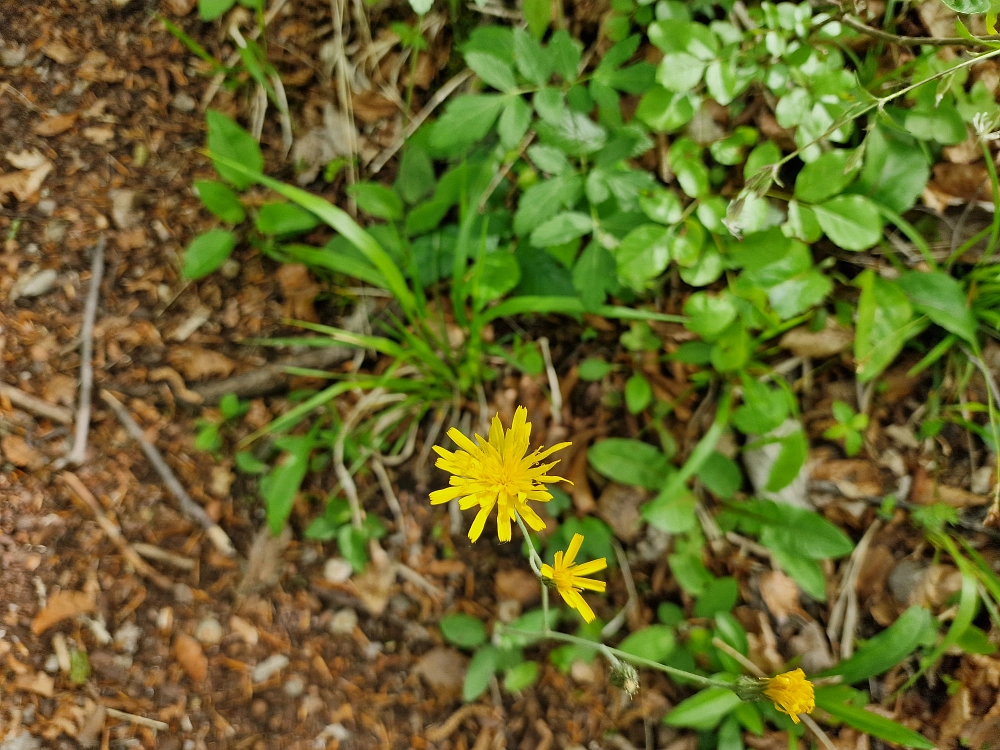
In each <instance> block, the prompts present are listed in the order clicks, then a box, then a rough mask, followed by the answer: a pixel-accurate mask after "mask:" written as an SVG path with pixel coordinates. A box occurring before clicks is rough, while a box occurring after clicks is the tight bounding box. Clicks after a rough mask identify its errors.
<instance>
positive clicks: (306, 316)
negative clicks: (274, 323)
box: [276, 263, 321, 323]
mask: <svg viewBox="0 0 1000 750" xmlns="http://www.w3.org/2000/svg"><path fill="white" fill-rule="evenodd" d="M276 278H277V280H278V286H279V287H281V294H282V296H283V297H284V298H285V309H284V314H285V317H286V318H291V319H292V320H308V321H310V322H313V323H317V322H319V316H318V315H316V309H315V308H314V307H313V302H314V301H315V299H316V295H318V294H319V293H320V289H321V287H320V285H319V284H317V283H316V280H315V279H313V277H312V276H311V275H310V273H309V269H308V268H306V267H305V266H304V265H302V264H301V263H284V264H282V265H281V267H279V268H278V272H277V276H276Z"/></svg>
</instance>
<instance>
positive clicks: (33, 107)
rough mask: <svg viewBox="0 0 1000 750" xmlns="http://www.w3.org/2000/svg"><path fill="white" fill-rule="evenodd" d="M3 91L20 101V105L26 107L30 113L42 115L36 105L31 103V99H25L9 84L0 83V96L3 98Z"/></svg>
mask: <svg viewBox="0 0 1000 750" xmlns="http://www.w3.org/2000/svg"><path fill="white" fill-rule="evenodd" d="M5 91H9V92H10V93H12V94H13V95H14V96H16V97H17V98H18V99H20V100H21V103H22V104H23V105H24V106H25V107H27V108H28V109H30V110H31V111H32V112H37V113H38V114H43V111H42V109H41V108H40V107H39V106H38V105H37V104H35V103H34V102H33V101H31V99H29V98H28V97H26V96H25V95H24V94H22V93H21V92H20V91H18V90H17V89H16V88H14V87H13V86H11V85H10V84H9V83H0V96H3V94H4V92H5Z"/></svg>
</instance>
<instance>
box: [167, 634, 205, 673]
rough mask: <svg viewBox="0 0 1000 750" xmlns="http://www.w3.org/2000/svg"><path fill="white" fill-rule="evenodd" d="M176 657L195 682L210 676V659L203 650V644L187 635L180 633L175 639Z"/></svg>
mask: <svg viewBox="0 0 1000 750" xmlns="http://www.w3.org/2000/svg"><path fill="white" fill-rule="evenodd" d="M174 656H175V657H177V663H178V664H180V665H181V667H182V668H183V669H184V671H185V672H187V673H188V676H189V677H190V678H191V679H192V680H194V681H195V682H201V681H202V680H204V679H205V678H206V677H207V676H208V659H207V658H206V657H205V652H204V651H202V650H201V644H200V643H198V641H196V640H195V639H194V638H192V637H191V636H189V635H187V634H186V633H178V634H177V636H176V637H175V638H174Z"/></svg>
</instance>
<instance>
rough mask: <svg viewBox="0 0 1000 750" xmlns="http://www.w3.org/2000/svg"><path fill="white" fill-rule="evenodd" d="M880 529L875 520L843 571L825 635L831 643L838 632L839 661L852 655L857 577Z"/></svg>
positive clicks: (878, 522) (880, 523) (855, 619)
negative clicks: (842, 577) (839, 637)
mask: <svg viewBox="0 0 1000 750" xmlns="http://www.w3.org/2000/svg"><path fill="white" fill-rule="evenodd" d="M880 528H882V522H881V521H880V520H879V519H875V522H874V523H872V525H871V526H869V527H868V530H867V531H866V532H865V534H864V536H863V537H861V541H860V542H858V546H857V547H855V548H854V552H852V553H851V557H850V559H849V560H848V563H847V569H846V570H845V571H844V579H843V583H842V584H841V590H840V596H838V597H837V601H836V603H835V604H834V605H833V610H832V612H831V613H830V624H829V625H828V626H827V629H826V635H827V637H828V638H829V639H830V642H831V643H832V642H833V641H835V640H836V638H837V633H838V631H839V632H840V635H841V641H840V658H841V659H847V658H849V657H850V656H851V654H852V653H854V633H855V630H856V629H857V626H858V599H857V591H856V588H857V585H858V576H860V575H861V567H862V565H864V561H865V556H866V555H867V554H868V548H869V547H870V546H871V542H872V539H873V538H874V537H875V534H876V533H877V532H878V530H879V529H880ZM852 604H853V607H852ZM852 610H853V611H852ZM841 625H843V628H841Z"/></svg>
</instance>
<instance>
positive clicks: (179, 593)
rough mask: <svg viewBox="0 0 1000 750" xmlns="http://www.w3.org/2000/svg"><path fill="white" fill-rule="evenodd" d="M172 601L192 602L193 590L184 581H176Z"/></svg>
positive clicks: (180, 602) (179, 602)
mask: <svg viewBox="0 0 1000 750" xmlns="http://www.w3.org/2000/svg"><path fill="white" fill-rule="evenodd" d="M174 601H175V602H177V603H178V604H192V603H194V592H193V591H192V590H191V587H190V586H188V585H187V584H186V583H178V584H177V585H175V586H174Z"/></svg>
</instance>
